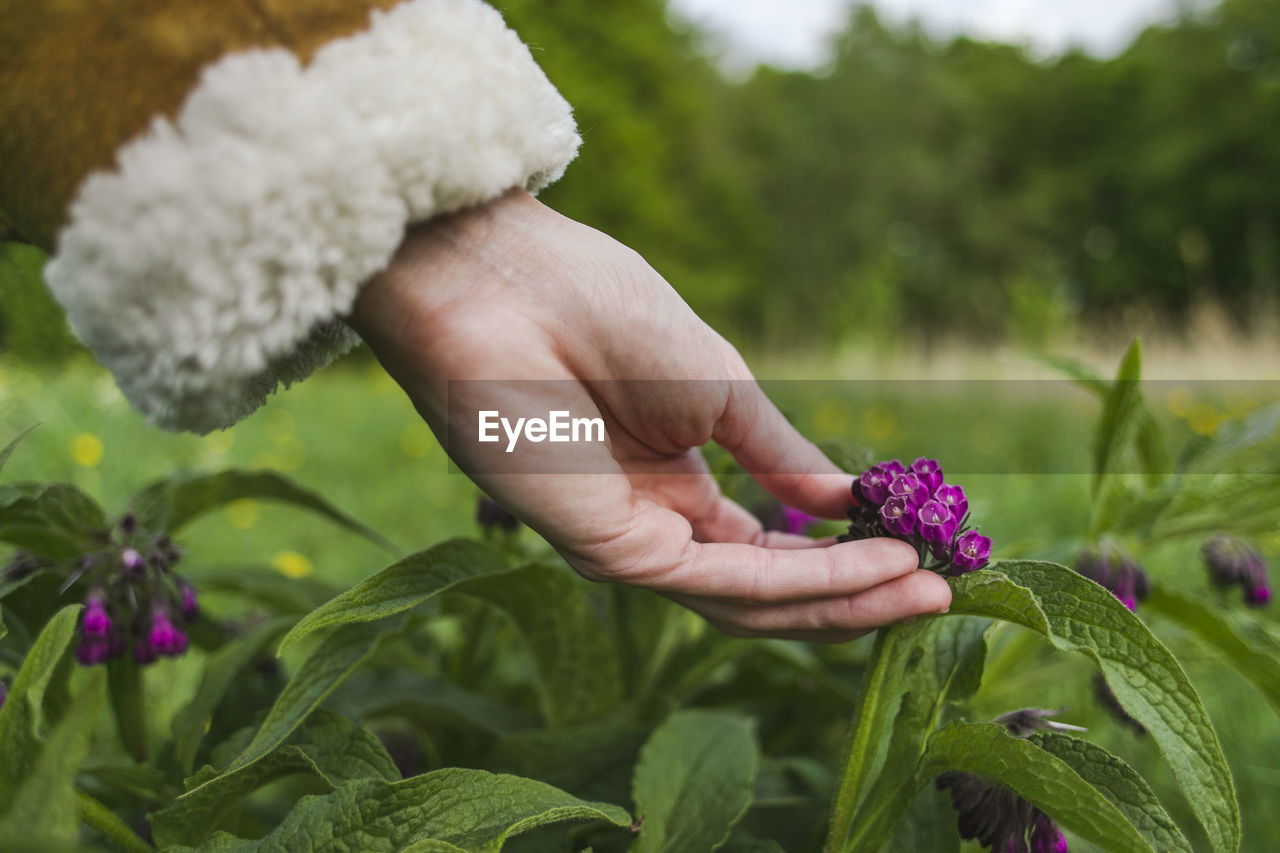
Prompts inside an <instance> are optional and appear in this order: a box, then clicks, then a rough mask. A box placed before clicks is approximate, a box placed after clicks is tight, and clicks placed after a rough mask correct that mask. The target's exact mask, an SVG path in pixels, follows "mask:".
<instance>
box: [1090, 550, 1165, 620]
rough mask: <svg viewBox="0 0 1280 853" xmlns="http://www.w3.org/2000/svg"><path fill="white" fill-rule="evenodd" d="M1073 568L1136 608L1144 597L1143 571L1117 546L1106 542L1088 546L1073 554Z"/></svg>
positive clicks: (1145, 578) (1146, 586)
mask: <svg viewBox="0 0 1280 853" xmlns="http://www.w3.org/2000/svg"><path fill="white" fill-rule="evenodd" d="M1075 567H1076V571H1077V572H1079V573H1080V574H1082V575H1084V576H1085V577H1087V578H1088V579H1089V580H1091V581H1093V582H1094V583H1097V584H1099V585H1100V586H1103V587H1105V588H1106V589H1107V590H1109V591H1110V592H1111V594H1112V595H1114V596H1115V597H1116V598H1118V599H1120V603H1121V604H1123V605H1124V606H1125V607H1127V608H1129V609H1130V610H1137V609H1138V604H1139V602H1141V601H1143V600H1144V599H1146V597H1147V591H1148V588H1149V584H1148V582H1147V573H1146V572H1145V571H1143V569H1142V566H1140V565H1138V563H1136V562H1134V561H1133V560H1132V559H1131V558H1129V557H1128V556H1127V555H1126V554H1124V553H1123V552H1122V551H1121V550H1120V549H1119V548H1117V547H1116V546H1115V545H1112V544H1110V543H1103V545H1101V546H1100V547H1090V548H1086V549H1084V550H1083V551H1081V552H1080V553H1079V554H1078V555H1077V556H1076V566H1075Z"/></svg>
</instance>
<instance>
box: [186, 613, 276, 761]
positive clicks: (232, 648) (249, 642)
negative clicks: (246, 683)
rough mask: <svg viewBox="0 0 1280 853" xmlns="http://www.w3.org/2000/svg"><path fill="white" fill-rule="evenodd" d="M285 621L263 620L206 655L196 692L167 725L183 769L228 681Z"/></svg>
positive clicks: (197, 745)
mask: <svg viewBox="0 0 1280 853" xmlns="http://www.w3.org/2000/svg"><path fill="white" fill-rule="evenodd" d="M288 624H289V620H288V619H287V618H284V619H274V620H272V621H270V622H266V623H264V624H262V625H259V626H258V627H257V628H255V629H254V630H253V631H252V632H250V633H249V634H246V635H245V636H243V637H238V638H237V639H235V640H233V641H232V642H230V643H227V644H226V645H225V646H223V647H222V648H220V649H218V650H217V651H216V652H214V653H213V654H211V655H209V657H208V658H207V659H206V661H205V665H204V676H203V677H202V678H201V680H200V687H199V689H198V690H197V691H196V695H195V696H192V697H191V701H189V702H188V703H187V704H186V705H184V706H183V707H182V710H180V711H178V713H177V714H175V715H174V717H173V724H172V727H171V731H172V732H173V750H174V754H175V756H176V757H177V759H178V764H179V765H180V766H181V768H182V770H183V772H184V773H190V772H191V766H192V764H193V763H194V762H195V758H196V750H197V749H198V748H199V746H200V739H201V737H202V736H203V735H204V732H205V729H206V728H207V727H208V725H209V721H210V720H211V719H212V718H213V712H214V710H215V709H216V708H217V706H218V703H219V702H221V701H222V697H223V695H224V694H225V693H226V692H227V688H228V687H230V686H231V682H232V681H233V680H234V679H235V678H236V676H237V675H238V674H239V673H240V670H242V669H244V667H245V666H246V665H248V663H249V662H250V661H251V660H253V658H254V656H256V655H258V654H259V653H260V652H261V651H262V649H263V647H265V646H266V644H267V643H268V642H270V641H271V639H272V638H273V637H275V636H276V635H277V634H279V633H280V632H281V631H283V630H284V629H285V628H286V627H287V626H288Z"/></svg>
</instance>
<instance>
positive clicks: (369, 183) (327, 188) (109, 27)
mask: <svg viewBox="0 0 1280 853" xmlns="http://www.w3.org/2000/svg"><path fill="white" fill-rule="evenodd" d="M579 142H580V139H579V137H578V134H577V129H576V126H575V124H574V121H573V116H572V112H571V110H570V108H569V105H568V104H567V103H566V102H565V101H564V99H563V98H562V97H561V96H560V95H559V93H558V92H557V91H556V90H555V88H554V87H553V86H552V85H551V83H550V82H549V81H548V80H547V78H546V77H545V75H544V74H543V73H542V71H541V70H540V69H539V68H538V66H537V65H536V64H535V63H534V61H533V59H532V57H531V55H530V53H529V51H528V49H527V48H526V47H525V46H524V45H523V44H522V43H521V41H520V40H519V38H518V37H517V36H516V35H515V34H514V33H513V32H512V31H511V30H510V29H508V28H507V27H506V25H505V24H504V23H503V21H502V18H501V16H500V15H499V14H498V12H496V11H495V10H494V9H492V8H491V7H489V6H488V5H486V4H485V3H482V2H480V0H40V2H31V0H0V221H4V222H6V223H7V225H8V227H9V228H10V229H11V230H13V231H15V232H16V233H17V234H19V235H21V236H22V237H24V238H25V239H28V240H30V241H31V242H34V243H36V244H38V245H42V246H44V247H45V248H46V249H48V250H50V251H51V252H52V253H53V255H52V258H51V260H50V262H49V264H48V266H47V267H46V269H45V278H46V280H47V281H48V283H49V286H50V288H51V289H52V290H53V293H54V295H55V296H56V297H57V298H58V300H59V301H60V302H61V303H62V305H63V306H64V307H65V308H66V310H67V315H68V318H69V319H70V322H71V325H72V328H73V329H74V330H75V332H76V334H77V335H78V336H79V337H80V338H81V340H83V341H84V342H85V343H86V344H87V345H88V346H89V347H90V348H91V349H92V350H93V352H94V354H95V355H96V356H97V358H98V359H99V360H100V361H101V362H102V363H103V364H104V365H105V366H106V367H107V368H109V369H110V370H111V371H112V373H113V374H114V375H115V377H116V381H117V382H118V384H119V385H120V387H121V389H122V390H123V391H124V393H125V395H126V396H127V397H128V398H129V400H130V401H131V402H132V403H133V404H134V406H136V407H137V408H138V409H139V410H141V411H142V412H143V413H144V414H145V415H146V416H147V417H148V418H149V419H150V420H152V421H153V422H154V423H157V424H159V425H161V426H164V427H168V428H175V429H189V430H194V431H197V432H207V431H209V430H212V429H217V428H221V427H224V426H228V425H230V424H232V423H234V422H235V421H237V420H239V419H240V418H242V417H244V416H245V415H247V414H248V413H250V412H251V411H253V410H254V409H255V408H257V407H258V406H259V405H261V404H262V402H263V401H264V400H265V398H266V396H267V395H268V394H270V393H272V392H273V391H274V390H275V389H276V388H277V387H278V385H279V384H281V383H283V384H285V385H288V384H289V383H291V382H295V381H298V380H300V379H303V378H305V377H306V376H307V375H309V374H310V373H311V372H312V371H313V370H315V369H316V368H317V367H320V366H322V365H323V364H325V363H326V362H328V361H329V360H330V359H332V358H333V357H334V356H336V355H338V354H340V353H341V352H343V351H344V350H345V349H347V348H348V347H349V346H350V345H351V344H352V343H353V342H354V338H353V335H352V333H351V332H350V331H349V330H348V329H347V328H346V326H345V325H344V324H343V323H342V322H341V319H340V318H341V317H342V316H343V315H345V314H346V313H347V312H348V311H349V310H350V308H351V305H352V303H353V301H354V299H355V297H356V294H357V292H358V291H359V288H360V286H361V284H362V283H363V282H364V281H366V280H368V279H369V278H370V277H371V276H373V275H374V274H376V273H377V272H378V271H380V270H381V269H383V268H384V267H385V266H386V264H387V262H388V261H389V260H390V258H391V256H392V254H393V253H394V251H395V249H396V247H397V246H398V245H399V243H400V241H401V239H402V237H403V234H404V230H405V227H406V226H407V225H409V224H410V223H413V222H418V221H421V220H425V219H428V218H430V217H432V216H435V215H438V214H441V213H447V212H449V211H452V210H456V209H459V208H462V207H466V206H470V205H474V204H478V203H481V202H484V201H487V200H489V199H492V198H495V197H497V196H499V195H501V194H502V193H504V192H506V191H507V190H510V189H512V188H514V187H523V188H525V189H528V190H530V191H537V190H538V189H540V188H541V187H542V186H544V185H545V184H547V183H549V182H551V181H553V180H555V179H556V178H558V177H559V176H560V175H561V173H562V172H563V171H564V169H565V167H566V165H567V164H568V163H569V161H571V160H572V159H573V157H574V156H575V154H576V152H577V149H578V145H579Z"/></svg>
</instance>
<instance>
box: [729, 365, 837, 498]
mask: <svg viewBox="0 0 1280 853" xmlns="http://www.w3.org/2000/svg"><path fill="white" fill-rule="evenodd" d="M713 437H714V439H715V441H716V443H717V444H719V445H720V446H721V447H723V448H724V449H725V450H728V451H729V452H730V453H732V454H733V457H734V459H736V460H738V463H739V464H740V465H742V467H743V468H745V469H746V471H747V472H748V473H749V474H751V476H753V477H754V478H755V479H756V482H758V483H759V484H760V485H761V486H764V487H765V488H766V489H768V490H769V491H770V492H771V493H772V494H773V495H774V496H775V497H777V498H778V500H780V501H782V502H783V503H785V504H787V505H789V506H793V507H795V508H797V509H801V510H804V511H805V512H807V513H811V514H812V515H817V516H820V517H822V518H843V517H844V514H845V510H846V509H848V507H849V503H850V486H851V485H852V482H853V481H852V478H851V477H850V476H849V475H848V474H846V473H844V472H842V471H841V470H840V469H839V468H837V467H836V465H835V463H833V462H832V461H831V460H830V459H828V458H827V457H826V455H825V454H824V453H823V452H822V451H821V450H819V449H818V448H817V447H816V446H815V445H814V444H813V443H812V442H811V441H809V440H808V439H806V438H805V437H804V436H802V435H801V434H800V433H799V432H797V431H796V428H795V427H793V426H792V425H791V423H790V422H789V421H788V420H787V419H786V418H785V417H783V415H782V412H780V411H778V407H777V406H775V405H774V404H773V402H772V401H770V400H769V398H768V397H766V396H765V393H764V391H763V390H761V388H760V386H759V385H758V384H756V382H755V381H754V380H752V381H745V380H744V381H738V382H733V383H732V390H731V391H730V394H729V402H728V405H727V406H726V407H725V410H724V413H723V414H722V415H721V417H720V420H719V421H718V422H717V423H716V426H715V431H714V434H713Z"/></svg>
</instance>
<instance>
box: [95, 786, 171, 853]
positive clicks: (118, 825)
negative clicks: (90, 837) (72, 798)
mask: <svg viewBox="0 0 1280 853" xmlns="http://www.w3.org/2000/svg"><path fill="white" fill-rule="evenodd" d="M76 804H77V805H78V806H79V808H80V819H81V820H83V821H84V822H85V823H87V824H88V825H89V826H91V827H93V828H94V829H96V830H97V831H98V833H99V834H100V835H101V836H102V837H103V838H105V839H107V840H108V841H110V842H111V843H112V844H113V845H115V847H116V848H117V849H119V850H123V851H124V853H153V851H154V848H152V846H151V845H150V844H148V843H147V842H145V841H143V840H142V839H141V838H139V837H138V835H137V834H136V833H135V832H134V831H133V830H131V829H129V827H128V826H126V825H125V822H124V821H122V820H121V819H120V818H119V817H117V816H116V813H115V812H113V811H111V810H110V809H108V808H107V807H106V806H104V805H103V804H102V803H100V802H98V801H97V800H95V799H94V798H93V797H91V796H89V795H88V794H86V793H85V792H84V791H81V790H79V789H77V790H76Z"/></svg>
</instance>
